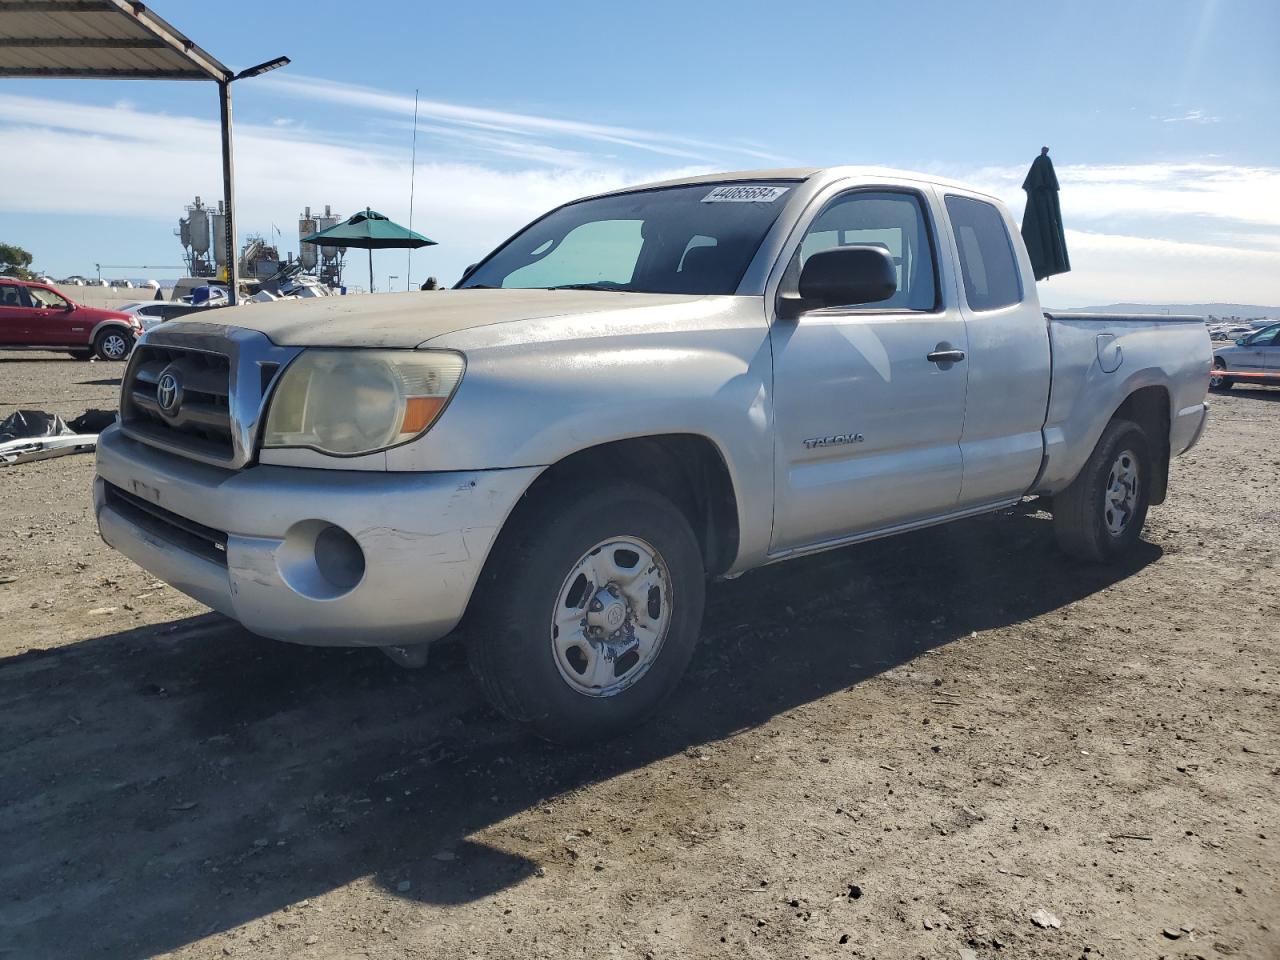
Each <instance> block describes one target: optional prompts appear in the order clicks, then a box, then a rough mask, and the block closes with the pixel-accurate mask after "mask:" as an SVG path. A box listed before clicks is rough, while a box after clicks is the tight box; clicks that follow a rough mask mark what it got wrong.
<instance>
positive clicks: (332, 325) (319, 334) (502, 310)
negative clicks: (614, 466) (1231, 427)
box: [165, 290, 702, 347]
mask: <svg viewBox="0 0 1280 960" xmlns="http://www.w3.org/2000/svg"><path fill="white" fill-rule="evenodd" d="M700 299H702V298H701V297H697V296H686V295H682V294H665V293H614V292H612V291H600V290H442V291H415V292H411V293H393V294H379V295H377V296H369V295H355V296H345V297H320V298H316V299H314V300H286V301H280V302H277V303H256V304H247V305H245V306H242V307H219V308H217V309H216V310H214V311H210V312H209V313H206V314H203V315H201V316H199V317H194V316H193V317H191V318H190V319H192V320H200V321H201V322H203V323H209V322H213V321H217V322H220V323H225V324H227V325H228V326H234V327H244V328H246V329H249V330H257V331H258V332H260V333H263V334H265V335H266V337H267V338H268V339H269V340H271V342H272V343H275V344H277V345H279V346H282V347H416V346H418V345H419V344H421V343H425V342H426V341H427V340H432V339H434V338H436V337H440V336H443V335H445V334H449V333H456V332H458V331H461V330H469V329H472V328H475V327H484V326H489V325H490V324H495V323H507V322H510V321H513V320H539V319H548V318H551V317H559V316H568V315H575V316H580V315H583V314H589V313H600V312H603V311H610V312H612V311H618V310H628V309H637V308H641V307H654V306H667V305H671V304H680V303H692V302H694V301H697V300H700ZM182 323H183V321H181V320H172V321H170V322H169V323H166V324H165V327H166V328H167V329H169V330H172V331H175V332H176V331H178V330H180V329H181V326H182Z"/></svg>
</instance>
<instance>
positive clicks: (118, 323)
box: [89, 318, 134, 346]
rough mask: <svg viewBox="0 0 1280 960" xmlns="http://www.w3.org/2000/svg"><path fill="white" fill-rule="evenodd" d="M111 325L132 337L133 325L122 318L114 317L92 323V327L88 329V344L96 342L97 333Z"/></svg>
mask: <svg viewBox="0 0 1280 960" xmlns="http://www.w3.org/2000/svg"><path fill="white" fill-rule="evenodd" d="M112 327H119V328H120V330H121V331H122V332H124V333H125V334H127V335H128V336H131V337H132V336H133V335H134V333H133V327H131V326H129V324H128V323H126V322H125V321H124V320H116V319H114V318H110V319H107V320H99V321H98V322H97V323H96V324H94V326H93V329H92V330H90V331H89V345H90V346H93V344H94V343H96V342H97V340H98V336H99V334H101V333H102V331H104V330H109V329H111V328H112Z"/></svg>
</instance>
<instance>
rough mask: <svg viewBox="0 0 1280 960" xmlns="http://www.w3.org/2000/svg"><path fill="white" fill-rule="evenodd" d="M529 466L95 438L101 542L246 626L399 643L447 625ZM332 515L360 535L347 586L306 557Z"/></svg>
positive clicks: (115, 434)
mask: <svg viewBox="0 0 1280 960" xmlns="http://www.w3.org/2000/svg"><path fill="white" fill-rule="evenodd" d="M539 472H540V468H538V467H525V468H520V469H514V470H486V471H473V472H456V473H373V472H366V471H359V472H357V471H343V470H311V469H303V468H298V467H272V466H256V467H251V468H249V469H244V470H235V471H232V470H224V469H221V468H219V467H213V466H209V465H206V464H203V463H197V462H195V461H192V460H187V459H185V458H182V457H178V456H174V455H172V454H169V453H165V452H162V451H159V450H156V449H154V448H152V447H149V446H147V445H145V444H142V443H139V442H138V441H136V440H131V439H129V438H128V437H126V436H124V434H123V433H121V432H120V429H119V427H118V426H112V427H110V428H108V429H107V430H106V431H104V432H103V433H102V434H101V435H100V436H99V438H98V459H97V477H96V478H95V480H94V510H95V513H96V514H97V518H98V529H99V531H100V532H101V533H102V538H103V539H104V540H105V541H106V542H107V543H108V544H109V545H110V546H112V547H114V548H115V549H117V550H119V551H120V552H121V553H123V554H124V555H125V556H127V557H129V559H131V560H133V561H134V562H135V563H137V564H138V565H139V566H141V567H142V568H143V569H145V570H147V571H149V572H150V573H152V574H154V575H155V576H157V577H159V578H160V579H162V580H164V581H166V582H168V583H170V584H172V585H173V586H175V587H176V588H178V589H179V590H181V591H182V592H183V593H186V594H188V595H189V596H191V597H194V598H195V599H196V600H199V601H200V602H201V603H203V604H205V605H207V606H209V607H212V608H213V609H214V610H217V611H218V612H220V613H223V614H226V615H227V616H229V617H232V618H233V619H235V620H238V621H239V622H240V623H242V624H243V625H244V626H245V627H246V628H247V629H249V630H251V631H252V632H254V633H258V634H261V635H263V636H266V637H272V638H275V639H277V640H287V641H290V642H293V643H304V644H314V645H318V646H391V645H407V644H414V643H422V642H425V641H430V640H435V639H437V638H439V637H441V636H443V635H444V634H446V633H448V632H449V631H450V630H452V629H453V628H454V627H455V626H457V624H458V621H459V620H461V618H462V614H463V612H464V611H465V610H466V607H467V603H468V601H469V600H470V598H471V593H472V590H473V589H474V587H475V584H476V581H477V579H478V578H479V576H480V570H481V568H482V567H483V565H484V562H485V559H486V557H487V556H488V553H489V548H490V547H491V546H492V545H493V541H494V539H495V538H496V536H497V534H498V531H499V530H500V529H501V527H502V524H503V523H504V522H505V521H506V518H507V515H508V514H509V513H510V512H511V509H512V508H513V507H514V506H515V504H516V502H517V501H518V500H519V499H520V497H521V496H522V495H523V493H524V491H525V490H526V489H528V486H529V484H530V483H531V482H532V481H533V479H534V477H536V476H537V475H538V473H539ZM330 526H332V527H337V528H339V529H340V530H342V531H345V533H346V534H349V535H350V537H351V538H354V541H355V543H356V544H358V545H359V552H360V553H362V555H363V556H362V561H363V571H362V573H360V574H359V575H358V577H356V578H355V582H354V585H350V583H351V581H350V580H347V581H344V580H343V578H342V577H338V580H339V582H338V583H336V584H335V583H334V582H331V580H329V579H327V578H326V570H331V569H332V568H331V565H330V566H329V567H327V566H326V564H325V563H324V562H318V561H317V560H316V559H315V558H316V557H317V556H318V555H319V548H318V547H317V544H318V543H319V541H318V539H317V532H318V531H321V530H325V529H328V528H329V527H330ZM191 531H196V534H192V533H191ZM321 539H323V538H321ZM330 539H331V540H332V539H334V538H330ZM337 539H342V538H337ZM343 542H347V541H345V540H343Z"/></svg>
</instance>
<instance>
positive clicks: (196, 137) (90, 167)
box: [0, 94, 706, 280]
mask: <svg viewBox="0 0 1280 960" xmlns="http://www.w3.org/2000/svg"><path fill="white" fill-rule="evenodd" d="M411 103H412V101H411ZM428 126H430V124H429V125H428ZM440 126H441V129H442V130H443V131H445V132H446V133H445V135H447V136H448V137H450V138H451V139H453V140H457V141H459V142H464V141H466V140H467V138H468V137H470V138H472V139H475V140H476V141H477V142H479V143H482V144H483V145H484V147H485V149H486V151H487V152H488V153H490V154H497V153H501V152H503V151H506V152H507V153H508V155H509V156H510V157H511V158H512V159H518V160H521V161H522V162H519V163H516V164H514V165H510V166H504V167H497V166H494V165H493V164H490V163H484V162H480V161H478V160H476V159H475V158H468V157H466V156H463V157H462V158H458V157H457V156H456V154H451V156H452V157H453V158H452V159H448V160H444V159H441V160H435V161H431V162H419V164H418V167H417V187H416V204H415V206H416V211H417V218H416V220H415V226H417V227H419V228H420V229H422V230H423V231H424V232H425V233H427V235H428V236H430V237H431V238H432V239H434V240H437V241H439V242H440V246H439V247H433V248H432V249H431V251H430V252H429V253H427V254H423V255H422V256H421V257H419V258H417V259H416V260H415V268H416V269H415V275H418V268H417V265H418V264H423V266H422V267H421V268H420V269H421V271H422V273H421V275H420V276H419V279H421V277H423V276H426V274H427V272H431V273H435V274H437V275H439V276H440V277H441V278H442V279H446V280H451V279H452V278H455V277H456V276H457V275H458V274H459V273H460V272H461V270H462V268H463V267H465V266H466V265H467V264H468V263H471V262H473V261H474V260H476V259H478V258H479V257H480V256H481V255H483V254H484V253H486V252H487V251H488V250H489V249H491V248H492V247H493V246H494V245H495V244H496V243H498V242H499V241H501V240H502V239H503V238H505V237H506V236H508V235H510V234H511V233H512V232H514V231H515V230H516V229H518V228H519V227H520V226H522V225H523V224H525V223H527V222H528V221H530V220H532V219H533V218H534V217H536V216H537V215H539V214H541V213H543V212H545V211H546V210H548V209H550V208H551V207H553V206H557V205H559V204H561V203H564V202H565V201H568V200H572V199H575V198H577V197H581V196H585V195H589V194H593V193H601V192H604V191H607V190H612V189H615V188H617V187H620V186H624V185H626V184H628V183H637V182H641V181H647V180H655V179H662V178H666V177H671V176H680V175H683V174H686V173H692V172H701V171H704V170H705V169H706V167H705V165H697V166H691V165H684V164H676V163H670V162H663V160H664V159H666V158H659V157H654V155H652V154H649V155H648V156H649V157H650V160H649V162H647V163H624V162H621V161H619V160H616V159H610V158H609V157H607V156H602V155H600V154H598V153H594V154H593V153H589V152H586V151H585V150H584V151H578V152H575V151H570V150H566V149H563V148H557V147H554V146H551V145H548V144H541V143H538V142H536V141H528V142H524V141H521V140H520V138H518V137H510V136H506V135H504V134H501V133H499V132H497V131H494V130H492V129H490V128H489V127H488V126H486V127H476V128H472V129H463V128H459V127H456V126H451V125H447V124H446V125H440ZM491 126H496V125H491ZM420 132H421V130H420ZM0 138H2V139H3V141H4V142H5V143H21V144H22V149H21V150H0V214H10V215H12V214H19V213H24V214H40V215H48V214H65V215H74V216H76V217H78V218H84V217H87V216H93V215H98V216H103V217H130V218H138V217H150V218H156V219H157V220H161V221H166V222H171V223H176V221H177V217H178V216H179V215H181V212H182V209H183V206H184V205H185V204H187V203H190V202H191V198H192V197H193V196H194V195H196V194H201V195H203V196H204V197H205V198H206V199H209V198H210V197H216V196H218V195H219V194H220V192H221V190H220V185H221V182H222V180H221V172H220V167H219V160H218V157H219V140H218V127H217V124H216V123H214V122H212V121H209V120H205V119H197V118H194V117H182V116H172V115H163V114H158V113H147V112H144V111H140V110H137V109H134V108H132V107H102V106H95V105H87V104H77V103H73V102H69V101H61V100H52V99H44V98H33V97H18V96H13V95H7V94H0ZM86 157H92V158H93V160H92V162H91V163H88V162H85V158H86ZM420 160H421V154H420ZM236 175H237V199H238V209H239V211H240V232H241V235H242V236H243V235H244V234H246V233H249V232H261V233H266V232H267V230H268V228H269V226H270V224H272V223H276V224H285V223H290V222H292V220H293V219H294V217H296V216H297V215H298V213H299V212H300V211H301V210H302V208H303V207H304V206H306V205H308V204H309V205H311V206H312V207H313V208H314V207H316V206H317V204H325V203H329V204H332V206H333V208H334V209H335V211H340V212H342V213H350V212H351V211H353V210H357V209H361V208H363V207H365V206H366V205H368V206H372V207H374V208H375V209H378V210H381V211H382V212H383V213H386V214H387V215H388V216H390V217H392V218H393V219H397V220H400V221H402V222H403V221H406V220H407V218H408V213H409V210H408V193H409V156H408V150H407V149H405V148H404V146H403V145H399V144H398V145H397V146H396V147H395V148H390V147H385V146H379V145H377V144H374V145H372V146H371V145H369V143H368V142H367V141H364V140H362V141H360V142H353V141H352V139H351V138H350V137H344V136H342V135H340V134H337V133H335V132H333V131H315V130H310V129H307V128H306V127H304V126H302V125H298V124H290V125H286V126H278V125H276V124H274V123H265V124H251V123H238V124H237V125H236ZM5 219H6V220H11V219H12V218H11V217H5ZM169 232H170V231H169V228H168V226H167V225H160V224H157V226H156V228H155V237H156V240H155V249H156V250H157V251H158V253H159V254H160V256H158V257H157V259H158V260H159V262H167V261H169V262H171V261H173V260H174V259H175V258H176V256H177V254H178V246H177V241H176V240H175V239H173V238H172V237H170V236H169ZM79 242H81V241H80V238H79V236H77V235H76V234H75V233H70V232H69V233H68V235H67V238H66V242H65V244H62V245H60V246H65V247H67V248H73V247H74V245H75V244H77V243H79ZM285 249H290V250H294V251H295V252H296V249H297V247H296V242H295V241H292V240H291V239H290V238H289V237H286V239H285ZM166 253H167V257H166V256H164V254H166ZM93 256H94V254H92V253H90V252H80V253H77V254H75V258H76V259H74V260H72V262H66V261H67V260H69V259H71V258H70V257H68V255H67V254H66V253H65V252H64V251H63V250H57V249H55V250H49V251H43V252H42V253H41V255H40V265H41V267H42V268H43V269H49V270H61V272H64V273H72V272H77V271H78V272H84V263H85V262H86V261H88V262H92V258H93ZM380 256H381V255H380ZM140 262H141V261H140ZM151 262H155V261H151ZM61 263H65V266H62V265H61ZM399 265H403V261H398V265H397V267H396V269H397V272H398V266H399Z"/></svg>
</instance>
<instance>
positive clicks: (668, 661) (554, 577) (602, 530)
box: [468, 483, 705, 743]
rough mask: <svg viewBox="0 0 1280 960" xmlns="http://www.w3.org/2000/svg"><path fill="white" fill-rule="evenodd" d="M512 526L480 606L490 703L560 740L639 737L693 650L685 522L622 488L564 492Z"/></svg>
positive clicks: (475, 652)
mask: <svg viewBox="0 0 1280 960" xmlns="http://www.w3.org/2000/svg"><path fill="white" fill-rule="evenodd" d="M513 523H514V529H512V530H509V531H505V532H504V534H503V536H502V537H501V538H500V539H499V541H498V543H497V544H495V545H494V553H493V555H492V556H491V557H490V560H489V563H488V564H487V565H486V568H485V573H484V576H483V578H482V582H481V585H480V588H479V589H478V590H477V594H476V596H475V598H474V599H473V601H472V610H473V616H472V623H471V624H470V627H469V629H468V653H469V658H470V661H471V667H472V670H473V672H474V673H475V675H476V677H477V678H478V679H479V681H480V683H481V686H482V687H483V688H484V691H485V694H486V695H487V696H488V698H489V700H490V702H492V703H493V705H494V706H495V707H497V708H498V710H500V711H501V712H502V713H504V714H506V715H507V716H508V717H510V718H511V719H513V720H516V721H519V722H522V723H526V724H528V725H529V726H531V727H532V728H533V729H534V730H535V731H536V732H537V733H538V734H539V735H541V736H543V737H545V738H547V739H549V740H553V741H556V742H560V743H583V742H587V741H591V740H604V739H607V738H609V737H613V736H616V735H618V734H621V733H624V732H627V731H629V730H631V729H633V728H634V727H635V726H637V725H638V724H639V723H640V721H641V720H643V719H644V717H645V716H647V715H648V714H649V713H650V712H651V711H652V710H653V709H654V708H655V707H657V706H658V704H659V703H660V702H661V701H662V699H663V698H664V697H665V696H666V695H667V694H668V693H670V692H671V690H673V689H674V688H675V686H676V684H677V683H678V682H679V680H680V677H681V676H682V675H683V673H684V670H685V668H686V666H688V663H689V658H690V656H691V655H692V654H693V648H694V645H695V644H696V642H697V638H698V630H699V627H700V626H701V621H702V605H703V600H704V595H705V573H704V570H703V566H702V559H701V552H700V550H699V548H698V541H697V538H696V537H695V536H694V534H693V531H692V530H691V529H690V526H689V522H688V520H687V519H686V518H685V515H684V514H683V513H682V512H681V511H680V510H679V509H678V508H677V507H676V506H675V505H674V504H672V503H671V502H670V501H669V500H667V499H666V498H664V497H662V496H660V495H659V494H657V493H654V492H653V491H651V490H649V489H647V488H645V487H641V486H638V485H635V484H630V483H616V484H609V485H606V486H604V487H602V488H599V489H596V490H592V491H589V492H585V493H583V492H580V491H579V492H576V493H572V494H571V493H569V492H565V493H563V494H561V495H560V496H556V497H554V498H553V499H552V500H551V502H550V503H546V504H543V505H542V509H536V510H527V511H525V513H524V516H523V517H519V518H516V519H515V520H514V521H513Z"/></svg>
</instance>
